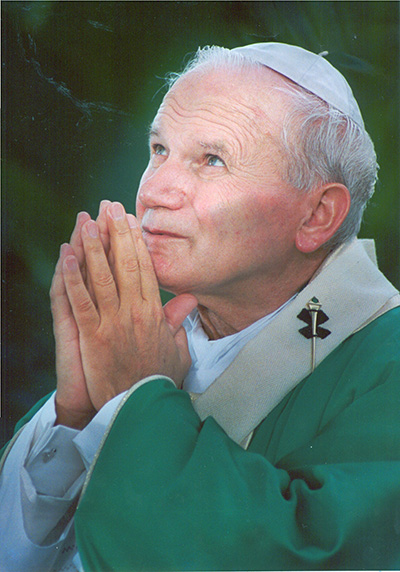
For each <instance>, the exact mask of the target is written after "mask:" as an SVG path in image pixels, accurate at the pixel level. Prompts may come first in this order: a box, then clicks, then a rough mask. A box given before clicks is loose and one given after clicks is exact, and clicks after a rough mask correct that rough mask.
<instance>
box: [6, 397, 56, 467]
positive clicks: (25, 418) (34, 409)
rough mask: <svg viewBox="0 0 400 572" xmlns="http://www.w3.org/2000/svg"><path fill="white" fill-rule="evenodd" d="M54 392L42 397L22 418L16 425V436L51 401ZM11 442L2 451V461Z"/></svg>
mask: <svg viewBox="0 0 400 572" xmlns="http://www.w3.org/2000/svg"><path fill="white" fill-rule="evenodd" d="M53 393H54V392H53V391H52V392H51V393H49V394H48V395H45V397H42V399H40V400H39V401H38V402H37V403H35V405H34V406H33V407H32V408H31V409H30V410H29V411H28V413H26V414H25V415H24V416H23V417H21V419H20V420H19V421H18V422H17V423H16V425H15V428H14V436H15V435H16V434H17V433H18V431H19V430H20V429H22V427H23V426H24V425H25V424H26V423H28V421H30V420H31V419H32V417H33V416H34V415H35V414H36V413H37V412H38V411H39V409H40V408H41V407H42V406H43V405H44V404H45V403H46V401H47V400H48V399H49V397H50V396H51V395H53ZM9 443H10V442H7V443H6V444H5V445H4V446H3V447H2V448H1V449H0V459H1V458H2V456H3V454H4V453H5V451H6V449H7V447H8V445H9Z"/></svg>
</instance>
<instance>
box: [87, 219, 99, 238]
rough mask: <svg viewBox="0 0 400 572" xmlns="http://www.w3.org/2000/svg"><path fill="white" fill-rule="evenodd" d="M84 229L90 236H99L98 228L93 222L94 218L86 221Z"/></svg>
mask: <svg viewBox="0 0 400 572" xmlns="http://www.w3.org/2000/svg"><path fill="white" fill-rule="evenodd" d="M86 229H87V232H88V235H89V236H91V237H92V238H97V237H98V236H99V229H98V228H97V224H96V223H95V222H94V220H90V221H89V222H88V223H87V225H86Z"/></svg>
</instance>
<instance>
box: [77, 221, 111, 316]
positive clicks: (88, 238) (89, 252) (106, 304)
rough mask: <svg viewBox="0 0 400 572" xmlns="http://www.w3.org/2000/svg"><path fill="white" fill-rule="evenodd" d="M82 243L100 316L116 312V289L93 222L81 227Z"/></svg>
mask: <svg viewBox="0 0 400 572" xmlns="http://www.w3.org/2000/svg"><path fill="white" fill-rule="evenodd" d="M82 241H83V247H84V250H85V257H86V266H87V270H88V275H89V277H90V282H91V286H92V288H93V293H94V297H95V300H96V303H97V306H98V308H99V310H100V314H101V313H102V312H103V311H109V310H110V309H112V310H114V311H117V310H118V307H119V298H118V292H117V287H116V284H115V281H114V277H113V274H112V272H111V270H110V266H109V264H108V260H107V256H106V253H105V252H104V248H103V244H102V242H101V239H100V233H99V229H98V226H97V224H96V223H95V221H94V220H89V221H88V222H86V223H85V224H84V225H83V227H82Z"/></svg>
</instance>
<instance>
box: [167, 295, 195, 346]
mask: <svg viewBox="0 0 400 572" xmlns="http://www.w3.org/2000/svg"><path fill="white" fill-rule="evenodd" d="M196 306H197V300H196V298H195V297H194V296H192V294H179V296H176V297H175V298H172V300H170V301H169V302H167V303H166V304H165V306H164V315H165V319H166V320H167V324H168V326H169V329H170V330H171V333H172V335H173V336H175V334H176V332H177V331H178V330H179V328H180V327H181V325H182V322H183V320H184V319H185V318H186V316H188V315H189V314H190V312H191V311H192V310H194V309H195V308H196Z"/></svg>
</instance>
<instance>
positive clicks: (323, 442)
mask: <svg viewBox="0 0 400 572" xmlns="http://www.w3.org/2000/svg"><path fill="white" fill-rule="evenodd" d="M350 248H351V249H353V250H354V249H355V254H351V252H350V254H351V255H349V256H348V258H349V259H348V261H346V256H347V255H348V254H349V250H347V251H345V252H344V255H342V254H341V255H340V258H337V259H336V262H335V260H333V262H331V263H330V266H328V267H326V268H325V269H324V270H323V273H322V274H320V276H317V277H316V278H315V279H313V281H311V282H310V284H309V285H308V286H307V287H306V288H304V289H303V290H302V291H301V292H300V293H299V294H298V296H297V298H296V304H297V305H298V308H297V309H296V310H295V311H294V310H291V311H290V309H288V310H287V312H286V313H287V316H285V314H284V312H282V313H281V315H280V316H278V317H277V318H276V319H275V320H274V324H275V325H274V326H273V327H274V332H275V334H276V335H277V336H278V340H279V336H282V340H283V341H282V344H283V343H286V346H285V351H282V352H281V355H278V356H277V355H276V353H277V352H276V351H275V350H274V349H273V350H271V349H270V348H271V347H272V348H273V344H274V343H275V344H276V341H273V340H271V345H270V347H268V342H267V341H265V340H267V339H268V338H264V337H263V336H264V335H265V334H264V333H263V334H261V335H260V336H259V338H258V340H257V342H256V343H254V344H252V343H250V344H248V347H250V350H251V352H253V353H251V352H250V353H248V351H247V349H246V350H245V351H244V352H243V355H242V357H240V356H239V358H240V359H238V360H237V361H238V362H239V365H238V366H235V368H234V369H232V368H228V369H227V370H226V372H224V374H223V376H221V378H219V380H216V382H214V384H213V385H212V386H211V387H210V388H209V390H207V392H206V393H205V394H203V396H201V397H199V398H198V400H197V401H192V399H191V397H190V395H189V394H188V393H187V392H185V391H182V390H178V389H176V387H175V386H174V385H173V384H172V383H171V381H170V380H168V379H167V378H163V377H155V378H153V379H152V380H150V381H148V382H147V383H144V384H143V385H141V386H140V387H138V388H137V389H134V390H133V391H132V392H131V393H128V394H127V396H126V397H125V399H124V400H123V402H122V403H121V406H120V408H119V409H118V411H117V413H116V415H115V417H114V419H113V421H112V422H111V424H110V426H109V428H108V429H107V431H106V434H105V436H104V439H103V443H102V445H101V447H100V448H99V450H98V452H97V454H96V458H95V460H94V462H93V464H92V466H91V468H90V470H89V473H88V476H87V479H86V484H85V487H84V490H83V494H82V496H81V499H80V502H79V506H78V509H77V511H76V514H75V532H76V539H77V544H78V549H79V553H80V556H81V559H82V562H83V566H84V570H85V571H86V572H89V571H97V572H106V571H108V570H115V571H118V572H134V571H137V570H157V571H163V570H173V571H178V570H203V571H206V570H236V571H238V570H248V571H249V570H264V571H265V570H324V569H325V570H338V569H342V570H351V569H357V570H362V569H368V570H371V569H372V570H373V569H380V570H384V569H392V570H393V569H400V308H394V309H389V311H386V309H388V308H390V306H389V307H387V306H385V303H386V302H385V301H386V300H387V299H389V298H390V299H392V298H391V297H392V296H393V295H394V293H393V291H392V287H389V288H388V287H387V285H386V284H385V279H384V278H383V277H382V275H380V276H379V275H378V271H377V270H374V269H373V268H371V264H372V263H371V262H370V260H369V258H368V257H367V258H368V259H366V255H364V254H363V253H362V252H361V251H359V248H358V246H357V245H354V246H351V247H350ZM346 252H347V254H346ZM334 265H336V267H335V266H334ZM340 273H341V274H340ZM332 276H333V277H336V276H338V279H337V281H336V283H335V284H334V282H333V278H332ZM351 277H353V279H352V278H351ZM382 281H383V282H382ZM367 282H368V283H367ZM308 290H310V292H308ZM314 294H317V295H318V297H319V299H320V300H321V301H323V308H325V309H326V311H327V314H328V315H329V321H327V322H326V324H324V326H325V325H326V326H327V327H328V328H330V329H331V331H332V333H331V335H330V336H329V337H327V338H326V340H330V341H328V342H326V343H327V344H328V343H329V344H331V346H330V347H329V346H328V345H326V346H324V343H325V342H324V340H322V341H321V340H318V344H319V345H318V347H317V358H318V359H317V367H316V369H315V370H314V371H313V372H312V373H310V372H308V374H303V373H300V377H299V380H298V381H297V380H296V379H295V378H296V370H297V367H298V369H299V372H302V371H303V370H304V368H305V369H307V368H309V348H310V340H307V339H306V338H303V337H302V336H301V335H300V334H299V333H298V329H299V328H300V327H301V326H302V325H304V323H301V322H300V320H299V319H298V318H297V313H298V310H299V309H301V307H302V306H303V304H304V302H305V301H306V300H308V299H310V297H311V295H314ZM357 302H358V305H357ZM396 303H397V302H396ZM382 305H383V307H384V308H385V311H386V313H383V314H382V315H379V312H380V311H381V310H379V308H380V307H381V306H382ZM367 306H368V308H370V315H372V321H371V320H369V322H370V323H368V322H365V319H366V318H367V316H364V314H363V313H364V311H365V308H366V307H367ZM285 311H286V310H285ZM376 312H378V315H379V317H376V315H375V314H376ZM357 320H358V322H357ZM360 320H361V322H360ZM350 321H352V323H353V325H349V327H350V328H353V327H354V329H350V333H348V332H347V331H346V328H347V327H348V324H349V322H350ZM365 323H367V325H365ZM288 325H289V326H290V327H288ZM341 328H342V330H341V331H340V329H341ZM337 332H340V336H339V335H338V334H337ZM351 332H355V333H351ZM340 337H341V339H342V340H343V341H341V342H340ZM292 339H293V342H292V341H291V340H292ZM297 340H298V341H297ZM260 342H261V349H260V347H259V346H260ZM262 344H264V346H263V345H262ZM251 346H253V349H252V347H251ZM263 347H265V350H263ZM278 347H279V343H278ZM246 352H247V353H246ZM318 352H319V353H318ZM324 352H325V353H324ZM318 355H319V357H318ZM252 356H254V358H253V357H252ZM287 356H290V359H289V358H288V357H287ZM303 356H304V357H303ZM278 358H279V359H278ZM280 359H281V360H282V361H283V363H282V368H281V375H280V376H279V375H277V376H276V377H277V378H278V379H275V375H272V373H271V372H274V371H275V370H274V368H275V369H276V371H277V372H279V368H280V362H279V360H280ZM285 360H286V361H287V362H288V364H285ZM253 362H254V363H255V367H254V368H253V371H251V372H250V370H251V368H252V365H253ZM260 363H264V365H263V366H262V367H260ZM246 364H247V365H246ZM286 365H288V367H286ZM246 367H247V372H248V374H246ZM302 368H303V369H302ZM231 371H232V377H231V373H230V372H231ZM287 376H292V378H291V380H290V383H289V384H288V383H287ZM230 379H231V380H232V383H231V384H230V383H229V382H230ZM219 386H220V387H221V388H222V389H219ZM231 386H232V387H233V390H232V391H231V390H230V387H231ZM270 387H272V389H273V391H270V389H269V388H270ZM207 395H211V398H210V397H207ZM207 400H208V402H207ZM251 400H252V401H251ZM264 401H265V403H264ZM198 403H200V405H198ZM232 403H233V405H232ZM271 403H272V407H271ZM215 404H217V405H215ZM249 404H250V405H249ZM208 407H209V408H211V409H212V408H214V410H215V414H214V410H213V409H212V414H209V415H208V416H207V414H206V412H207V408H208ZM35 410H37V408H35ZM263 412H265V413H263ZM32 413H33V412H31V414H30V415H29V416H27V417H26V418H25V419H24V420H23V421H27V420H28V418H29V417H31V416H32ZM235 415H236V417H237V423H236V418H235ZM260 416H261V417H260ZM248 418H252V422H251V423H248V422H247V419H248ZM258 419H260V421H257V420H258ZM217 420H218V422H217ZM254 421H255V422H256V425H254ZM222 426H223V427H224V429H223V428H222ZM237 427H239V428H240V431H239V430H237ZM254 427H256V428H255V430H254V432H253V433H252V430H253V429H254ZM249 431H250V436H251V440H250V444H249V446H248V449H247V450H245V449H244V448H243V447H242V446H240V444H238V443H242V444H243V438H244V437H246V436H247V435H249ZM228 435H230V436H228ZM247 441H248V439H246V444H247Z"/></svg>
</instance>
